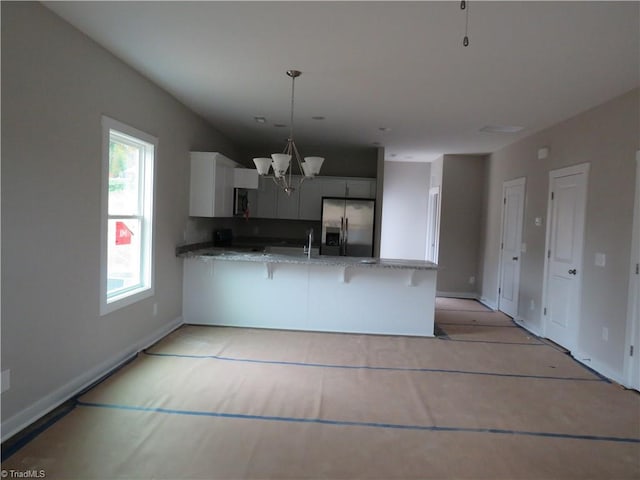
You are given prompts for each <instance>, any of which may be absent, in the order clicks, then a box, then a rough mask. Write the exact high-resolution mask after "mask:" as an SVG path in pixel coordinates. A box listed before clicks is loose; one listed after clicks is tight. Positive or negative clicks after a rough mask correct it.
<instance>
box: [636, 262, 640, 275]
mask: <svg viewBox="0 0 640 480" xmlns="http://www.w3.org/2000/svg"><path fill="white" fill-rule="evenodd" d="M636 275H640V263H636Z"/></svg>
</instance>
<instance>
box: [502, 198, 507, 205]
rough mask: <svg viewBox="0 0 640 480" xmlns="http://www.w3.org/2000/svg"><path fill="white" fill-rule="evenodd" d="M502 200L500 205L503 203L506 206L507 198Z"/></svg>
mask: <svg viewBox="0 0 640 480" xmlns="http://www.w3.org/2000/svg"><path fill="white" fill-rule="evenodd" d="M502 200H504V201H503V202H502V203H504V204H505V205H506V204H507V197H504V198H503V199H502Z"/></svg>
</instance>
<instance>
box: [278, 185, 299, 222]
mask: <svg viewBox="0 0 640 480" xmlns="http://www.w3.org/2000/svg"><path fill="white" fill-rule="evenodd" d="M292 182H293V184H294V185H297V184H298V179H297V178H296V177H292ZM302 188H304V186H303V187H302ZM299 194H300V188H297V189H295V190H294V191H293V192H292V193H291V195H287V193H286V192H285V191H284V190H283V189H282V188H279V187H278V188H277V193H276V216H277V218H281V219H284V220H297V219H298V205H299V203H300V202H299V198H300V196H299Z"/></svg>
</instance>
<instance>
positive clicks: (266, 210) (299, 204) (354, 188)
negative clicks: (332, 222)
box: [255, 177, 376, 220]
mask: <svg viewBox="0 0 640 480" xmlns="http://www.w3.org/2000/svg"><path fill="white" fill-rule="evenodd" d="M293 178H294V181H293V183H294V185H297V183H298V178H299V177H293ZM375 196H376V180H375V179H374V178H344V177H315V178H313V179H307V180H305V181H304V182H303V184H302V185H301V186H300V187H299V188H298V189H296V190H295V191H294V192H293V193H292V194H291V196H287V194H286V193H284V191H283V190H282V189H281V188H280V187H278V186H277V185H275V184H274V183H273V180H272V179H270V178H264V177H260V182H259V188H258V194H257V199H256V202H257V210H256V214H255V217H258V218H280V219H289V220H296V219H297V220H321V218H322V197H350V198H375Z"/></svg>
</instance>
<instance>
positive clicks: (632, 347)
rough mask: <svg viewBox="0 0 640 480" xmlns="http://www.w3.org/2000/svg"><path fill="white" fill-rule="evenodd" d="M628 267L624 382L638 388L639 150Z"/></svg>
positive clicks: (639, 289) (639, 374)
mask: <svg viewBox="0 0 640 480" xmlns="http://www.w3.org/2000/svg"><path fill="white" fill-rule="evenodd" d="M630 267H631V268H630V277H629V306H628V315H627V319H628V321H627V335H626V338H627V342H626V345H625V382H626V384H627V386H628V387H630V388H635V389H636V390H640V150H638V151H637V152H636V196H635V201H634V208H633V235H632V240H631V264H630Z"/></svg>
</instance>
